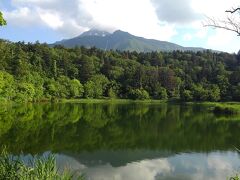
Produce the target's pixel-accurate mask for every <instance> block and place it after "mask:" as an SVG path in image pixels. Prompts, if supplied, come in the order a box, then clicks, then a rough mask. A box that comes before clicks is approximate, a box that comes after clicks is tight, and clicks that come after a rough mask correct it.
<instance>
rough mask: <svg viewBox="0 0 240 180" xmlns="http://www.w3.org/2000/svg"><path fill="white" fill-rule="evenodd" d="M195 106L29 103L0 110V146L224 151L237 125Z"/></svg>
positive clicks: (233, 140)
mask: <svg viewBox="0 0 240 180" xmlns="http://www.w3.org/2000/svg"><path fill="white" fill-rule="evenodd" d="M219 118H220V117H216V116H215V115H214V114H212V113H209V112H207V111H203V110H201V108H200V107H199V106H191V107H190V106H179V105H169V104H161V105H153V104H152V105H147V104H124V105H123V104H34V105H32V104H28V105H25V106H19V107H9V108H7V109H5V110H2V111H0V142H1V144H0V145H7V147H9V150H10V151H13V152H16V153H17V152H21V151H24V152H31V153H37V152H43V151H46V150H52V151H54V152H58V151H75V152H79V151H85V150H88V151H94V150H97V149H148V148H150V149H156V150H171V151H177V152H182V151H210V150H216V149H220V150H227V149H230V148H232V146H233V145H235V146H238V145H239V144H240V140H239V139H238V138H236V137H239V135H240V132H239V125H240V122H239V121H229V120H228V121H226V118H227V117H225V120H224V121H223V120H221V121H220V120H218V119H219Z"/></svg>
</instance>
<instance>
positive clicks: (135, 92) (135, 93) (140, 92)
mask: <svg viewBox="0 0 240 180" xmlns="http://www.w3.org/2000/svg"><path fill="white" fill-rule="evenodd" d="M128 96H129V98H131V99H135V100H136V99H139V100H144V99H150V97H149V94H148V92H147V91H146V90H144V89H132V90H130V92H129V95H128Z"/></svg>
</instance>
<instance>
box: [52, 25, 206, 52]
mask: <svg viewBox="0 0 240 180" xmlns="http://www.w3.org/2000/svg"><path fill="white" fill-rule="evenodd" d="M57 44H61V45H63V46H65V47H75V46H85V47H87V48H90V47H97V48H100V49H104V50H105V49H106V50H110V49H113V50H120V51H137V52H151V51H174V50H180V51H202V50H203V49H202V48H188V47H183V46H180V45H177V44H174V43H170V42H166V41H158V40H153V39H145V38H141V37H138V36H134V35H132V34H130V33H128V32H124V31H121V30H116V31H115V32H113V33H109V32H107V31H102V30H99V29H90V30H89V31H86V32H84V33H82V34H81V35H80V36H78V37H75V38H72V39H68V40H63V41H59V42H56V43H54V45H57Z"/></svg>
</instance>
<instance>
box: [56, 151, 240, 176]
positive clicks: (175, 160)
mask: <svg viewBox="0 0 240 180" xmlns="http://www.w3.org/2000/svg"><path fill="white" fill-rule="evenodd" d="M106 153H108V152H107V151H105V152H104V154H103V153H102V152H99V153H93V155H94V157H89V158H85V157H84V155H86V154H85V153H81V155H80V156H79V158H77V159H75V157H71V156H68V155H65V154H59V155H57V162H58V165H59V167H60V168H61V169H64V167H71V168H72V169H73V170H74V172H79V173H84V174H86V176H87V179H93V180H103V179H104V180H113V179H118V180H126V179H127V180H154V179H156V180H203V179H204V180H205V179H209V180H210V179H212V180H213V179H217V180H225V179H227V177H230V175H232V174H234V173H233V172H235V171H236V170H238V168H239V164H240V158H239V154H238V153H234V152H221V153H219V152H212V153H208V154H203V153H188V154H176V155H174V156H168V157H161V154H160V153H159V157H156V158H154V159H153V158H148V157H149V154H154V155H150V156H155V155H156V156H157V154H156V153H155V152H150V151H146V153H144V150H143V151H141V153H137V154H139V155H140V154H141V155H142V156H143V157H142V158H141V159H138V158H137V159H136V160H135V161H132V160H133V159H132V158H130V159H129V160H128V159H127V158H125V157H124V159H125V160H126V162H125V163H118V164H117V165H116V166H113V165H112V162H115V161H117V160H112V159H109V158H108V159H104V162H98V161H97V160H101V159H102V156H104V155H105V154H106ZM109 153H110V156H112V155H113V154H112V152H109ZM133 153H134V152H133V151H132V152H131V153H130V152H128V153H127V154H126V152H123V151H118V152H116V154H114V155H116V157H115V158H117V159H118V156H119V157H123V156H124V155H127V156H128V157H130V156H135V155H134V154H133ZM87 156H89V155H87ZM98 156H100V157H98ZM137 156H138V155H137ZM144 157H145V158H144ZM82 158H83V159H82ZM113 158H114V157H113ZM119 160H120V161H121V159H119Z"/></svg>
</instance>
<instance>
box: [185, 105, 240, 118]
mask: <svg viewBox="0 0 240 180" xmlns="http://www.w3.org/2000/svg"><path fill="white" fill-rule="evenodd" d="M187 104H200V105H203V106H207V107H209V109H210V110H211V111H213V112H214V113H215V114H225V115H238V114H240V103H238V102H196V103H194V102H190V103H187Z"/></svg>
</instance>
